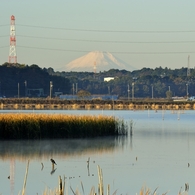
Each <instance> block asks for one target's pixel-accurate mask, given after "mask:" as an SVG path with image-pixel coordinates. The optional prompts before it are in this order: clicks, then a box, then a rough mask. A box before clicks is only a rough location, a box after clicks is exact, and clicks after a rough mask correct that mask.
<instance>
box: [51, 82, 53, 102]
mask: <svg viewBox="0 0 195 195" xmlns="http://www.w3.org/2000/svg"><path fill="white" fill-rule="evenodd" d="M52 87H53V83H52V81H50V99H51V93H52Z"/></svg>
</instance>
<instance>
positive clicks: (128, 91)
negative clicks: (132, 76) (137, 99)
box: [127, 84, 130, 100]
mask: <svg viewBox="0 0 195 195" xmlns="http://www.w3.org/2000/svg"><path fill="white" fill-rule="evenodd" d="M127 87H128V89H127V93H128V100H129V94H130V90H129V84H128V85H127Z"/></svg>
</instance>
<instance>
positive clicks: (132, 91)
mask: <svg viewBox="0 0 195 195" xmlns="http://www.w3.org/2000/svg"><path fill="white" fill-rule="evenodd" d="M134 85H135V84H134V82H133V83H132V100H133V99H134Z"/></svg>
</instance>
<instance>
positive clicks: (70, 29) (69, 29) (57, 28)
mask: <svg viewBox="0 0 195 195" xmlns="http://www.w3.org/2000/svg"><path fill="white" fill-rule="evenodd" d="M17 26H23V27H30V28H42V29H53V30H66V31H80V32H105V33H194V32H195V30H179V31H176V30H167V31H162V30H159V31H157V30H148V31H147V30H142V31H139V30H101V29H100V30H98V29H79V28H61V27H49V26H36V25H26V24H17Z"/></svg>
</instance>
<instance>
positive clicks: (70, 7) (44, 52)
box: [0, 0, 195, 71]
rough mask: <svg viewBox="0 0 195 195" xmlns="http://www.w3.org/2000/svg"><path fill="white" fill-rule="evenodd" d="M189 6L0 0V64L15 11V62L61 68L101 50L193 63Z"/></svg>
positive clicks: (170, 0) (138, 64)
mask: <svg viewBox="0 0 195 195" xmlns="http://www.w3.org/2000/svg"><path fill="white" fill-rule="evenodd" d="M194 8H195V1H194V0H147V1H146V0H98V1H97V0H55V1H54V0H49V1H48V0H47V1H46V0H41V1H40V0H33V1H32V0H1V6H0V64H3V63H5V62H7V61H8V56H9V47H10V42H9V37H10V17H11V15H14V16H15V29H16V53H17V62H18V63H20V64H26V65H32V64H37V65H38V66H40V67H41V68H44V67H46V68H49V67H52V68H53V69H54V70H55V71H61V70H64V66H65V65H66V64H68V63H69V62H71V61H73V60H75V59H77V58H79V57H81V56H83V55H86V54H87V53H89V52H91V51H105V52H110V53H112V54H113V55H114V56H116V57H118V58H119V59H121V60H123V61H124V62H126V63H127V64H129V66H133V67H135V68H136V69H142V68H144V67H146V68H153V69H155V68H156V67H160V66H161V67H162V68H165V67H167V68H170V69H177V68H182V67H188V64H189V66H190V68H194V67H195V25H194V24H195V11H194ZM188 56H190V58H189V59H190V61H189V63H188Z"/></svg>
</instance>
